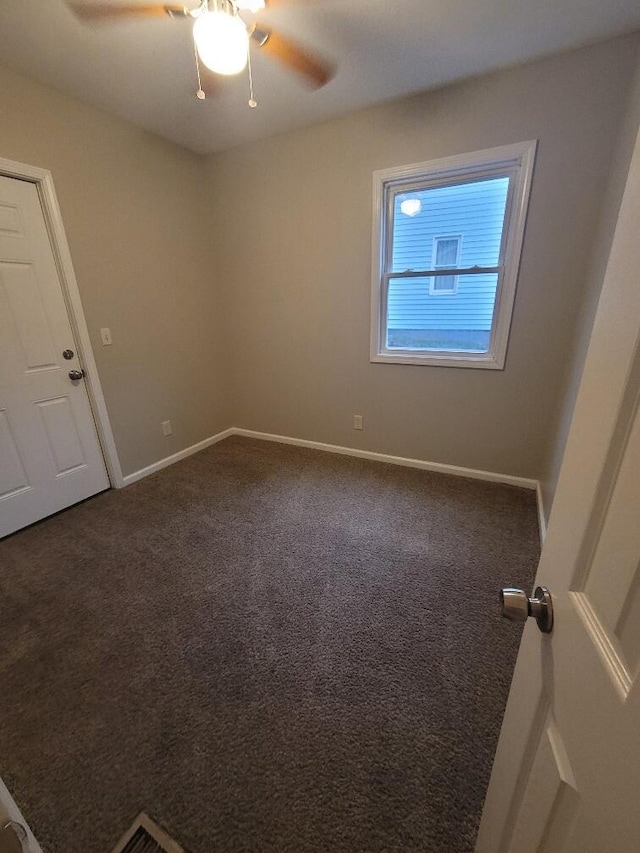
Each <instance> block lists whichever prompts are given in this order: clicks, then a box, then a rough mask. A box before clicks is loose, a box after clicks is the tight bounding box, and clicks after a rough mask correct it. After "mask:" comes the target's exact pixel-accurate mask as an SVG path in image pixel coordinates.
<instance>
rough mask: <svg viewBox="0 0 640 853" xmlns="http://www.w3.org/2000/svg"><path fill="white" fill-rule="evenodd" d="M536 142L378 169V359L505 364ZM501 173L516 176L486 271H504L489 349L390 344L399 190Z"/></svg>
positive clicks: (374, 310)
mask: <svg viewBox="0 0 640 853" xmlns="http://www.w3.org/2000/svg"><path fill="white" fill-rule="evenodd" d="M536 146H537V140H528V141H526V142H517V143H515V144H513V145H502V146H499V147H497V148H489V149H485V150H483V151H474V152H472V153H470V154H460V155H456V156H454V157H445V158H443V159H439V160H430V161H427V162H425V163H414V164H412V165H409V166H399V167H395V168H392V169H382V170H380V171H377V172H374V173H373V239H372V288H371V356H370V360H371V361H372V362H382V363H387V364H389V363H392V364H394V363H395V364H424V365H431V366H440V367H476V368H485V369H489V370H502V369H503V368H504V363H505V359H506V354H507V344H508V341H509V330H510V327H511V318H512V314H513V305H514V301H515V295H516V284H517V279H518V270H519V266H520V255H521V252H522V242H523V239H524V230H525V221H526V215H527V207H528V204H529V194H530V191H531V179H532V176H533V165H534V161H535V154H536ZM498 175H502V176H504V175H509V177H510V178H511V180H510V182H509V192H508V194H507V206H506V211H505V225H504V228H503V233H502V243H501V247H500V257H499V260H498V265H497V266H496V267H487V268H486V269H484V268H483V270H482V272H490V273H497V274H498V284H497V290H496V299H495V306H494V311H493V320H492V324H491V333H490V342H489V350H488V352H459V351H454V350H410V349H396V348H391V349H390V348H388V347H387V345H386V341H387V294H388V289H389V278H394V277H397V276H398V273H395V274H394V273H391V271H390V269H389V265H390V260H391V248H392V245H391V244H392V238H393V234H392V227H390V225H392V223H393V201H394V197H395V195H396V193H398V192H407V191H411V190H416V189H424V188H425V186H426V187H429V186H437V185H439V184H440V185H442V184H451V183H456V182H462V181H473V180H476V179H478V180H479V179H482V178H488V177H493V176H498ZM472 269H473V271H474V272H480V270H478V268H477V267H474V268H472ZM435 272H436V270H420V271H417V270H416V271H411V272H407V273H404V275H407V276H411V277H414V278H416V277H417V278H423V277H424V278H425V279H426V278H428V277H429V276H430V275H431V276H433V274H434V273H435ZM456 272H457V274H458V275H460V274H464V270H462V269H458V270H457V271H456ZM400 275H402V274H400Z"/></svg>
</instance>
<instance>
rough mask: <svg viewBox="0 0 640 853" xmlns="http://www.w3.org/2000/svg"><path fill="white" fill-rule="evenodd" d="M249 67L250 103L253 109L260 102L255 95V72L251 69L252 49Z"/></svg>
mask: <svg viewBox="0 0 640 853" xmlns="http://www.w3.org/2000/svg"><path fill="white" fill-rule="evenodd" d="M247 69H248V70H249V101H248V104H249V106H250V107H251V109H252V110H254V109H255V108H256V107H257V106H258V102H257V101H256V99H255V98H254V96H253V72H252V70H251V51H249V53H248V55H247Z"/></svg>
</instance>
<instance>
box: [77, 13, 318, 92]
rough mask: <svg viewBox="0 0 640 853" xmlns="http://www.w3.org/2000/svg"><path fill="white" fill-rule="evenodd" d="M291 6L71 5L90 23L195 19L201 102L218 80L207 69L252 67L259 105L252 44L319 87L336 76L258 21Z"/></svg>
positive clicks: (232, 70)
mask: <svg viewBox="0 0 640 853" xmlns="http://www.w3.org/2000/svg"><path fill="white" fill-rule="evenodd" d="M287 2H288V3H292V2H296V0H201V2H199V4H198V5H197V6H195V7H194V8H190V7H188V6H180V5H174V4H172V3H170V4H161V3H158V4H156V3H110V2H102V3H79V2H69V3H68V4H67V5H68V6H69V8H70V10H71V11H72V12H73V14H74V15H75V16H76V17H77V18H78V19H79V20H81V21H87V22H101V21H102V22H109V21H118V20H122V19H127V18H131V19H135V18H165V19H166V20H173V21H176V20H180V19H183V20H189V21H193V38H194V43H195V51H196V64H197V70H198V91H197V93H196V94H197V96H198V98H200V99H201V100H202V99H204V98H205V96H206V95H205V89H207V90H208V92H209V93H211V92H212V91H215V88H216V87H215V82H214V81H215V78H214V77H213V75H211V74H208V73H207V71H209V72H211V71H212V72H214V74H216V75H218V74H222V75H232V74H238V73H240V72H241V71H242V70H243V69H244V68H245V67H247V64H249V80H250V86H251V97H250V100H249V106H251V107H255V106H256V105H257V103H256V101H255V99H254V97H253V82H252V78H251V59H250V55H249V45H250V44H251V45H252V46H254V47H257V48H258V49H260V50H261V51H262V52H263V53H265V54H266V55H268V56H270V57H273V58H274V59H276V60H277V61H278V62H280V63H281V64H283V65H284V66H285V67H286V68H287V69H289V70H291V71H294V72H295V73H297V74H298V75H300V76H301V77H302V78H303V79H304V80H305V81H306V82H307V83H308V84H309V85H310V86H311V87H313V88H314V89H319V88H320V87H321V86H324V85H325V84H326V83H328V82H329V80H331V78H332V77H333V75H334V73H335V66H334V65H333V64H332V63H330V62H328V61H327V60H326V59H323V58H322V57H321V56H318V55H317V54H316V53H314V52H312V51H310V50H309V49H308V48H306V47H303V46H302V45H301V44H299V43H298V42H296V41H294V40H293V39H290V38H288V37H287V36H284V35H282V34H281V33H279V32H277V31H276V30H274V29H273V28H272V27H270V26H268V25H266V24H264V23H262V22H261V21H258V20H256V19H255V15H256V14H258V13H259V12H260V11H262V10H264V9H269V8H272V7H274V6H280V5H285V4H286V3H287ZM243 15H244V16H243ZM202 66H204V68H203V67H202ZM203 86H204V87H205V88H204V89H203Z"/></svg>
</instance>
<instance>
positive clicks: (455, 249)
mask: <svg viewBox="0 0 640 853" xmlns="http://www.w3.org/2000/svg"><path fill="white" fill-rule="evenodd" d="M461 242H462V236H461V235H457V236H455V237H434V238H433V252H432V253H431V267H432V268H433V269H434V270H451V269H456V268H457V267H459V266H460V243H461ZM457 289H458V276H457V275H439V276H434V277H433V278H431V279H429V294H430V295H431V296H436V295H437V294H438V293H455V292H456V290H457Z"/></svg>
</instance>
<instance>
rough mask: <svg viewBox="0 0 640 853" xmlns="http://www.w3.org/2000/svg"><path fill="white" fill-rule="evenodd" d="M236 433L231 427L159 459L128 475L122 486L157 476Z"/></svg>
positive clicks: (123, 479) (124, 478)
mask: <svg viewBox="0 0 640 853" xmlns="http://www.w3.org/2000/svg"><path fill="white" fill-rule="evenodd" d="M235 433H236V430H235V429H234V428H233V427H231V428H230V429H225V430H223V431H222V432H219V433H216V435H211V436H209V438H205V439H203V441H199V442H198V443H197V444H192V445H191V447H185V449H184V450H179V451H178V452H177V453H174V454H172V455H171V456H165V458H164V459H159V460H158V461H157V462H154V463H153V464H152V465H147V467H146V468H141V469H140V470H139V471H134V472H133V474H127V475H126V477H123V478H122V486H130V485H131V483H135V482H136V480H142V478H143V477H148V476H149V474H155V472H156V471H161V470H162V469H163V468H167V467H168V466H169V465H173V464H174V462H180V460H181V459H186V458H187V456H192V455H193V454H194V453H198V451H200V450H204V449H205V448H206V447H211V445H212V444H217V443H218V442H219V441H222V440H223V439H225V438H228V437H229V436H230V435H234V434H235ZM119 488H121V487H119Z"/></svg>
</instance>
